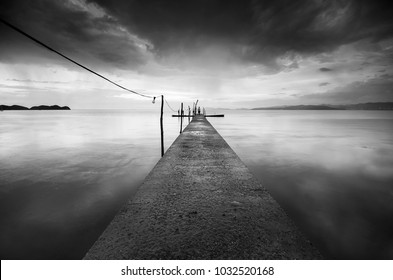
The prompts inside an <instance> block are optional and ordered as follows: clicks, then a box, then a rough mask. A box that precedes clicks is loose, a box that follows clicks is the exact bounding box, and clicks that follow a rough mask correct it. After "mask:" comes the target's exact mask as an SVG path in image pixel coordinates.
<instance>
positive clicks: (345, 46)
mask: <svg viewBox="0 0 393 280" xmlns="http://www.w3.org/2000/svg"><path fill="white" fill-rule="evenodd" d="M392 11H393V4H392V2H391V1H375V0H374V1H366V0H331V1H324V0H299V1H294V0H263V1H262V0H261V1H256V0H242V1H234V0H189V1H185V0H181V1H180V0H176V1H175V0H165V1H163V0H58V1H53V0H35V1H26V0H2V1H1V4H0V17H1V18H2V19H4V20H6V21H7V22H9V23H11V24H13V25H15V26H17V27H18V28H20V29H22V30H24V31H25V32H27V33H28V34H30V35H32V36H34V37H35V38H37V39H38V40H40V41H42V42H44V43H45V44H47V45H49V46H50V47H52V48H54V49H56V50H58V51H60V52H62V53H63V54H65V55H67V56H68V57H70V58H72V59H74V60H76V61H78V62H79V63H81V64H83V65H85V66H87V67H89V68H90V69H92V70H94V71H96V72H98V73H100V74H102V75H104V76H105V77H107V78H109V79H111V80H113V81H115V82H117V83H119V84H121V85H122V86H124V87H127V88H129V89H132V90H135V91H137V92H140V93H142V94H146V95H151V96H159V95H161V94H163V95H164V96H165V98H166V100H167V101H168V102H169V104H170V105H171V106H172V107H175V108H178V107H179V104H180V102H185V103H186V104H190V103H192V102H195V101H196V100H199V104H201V105H202V106H205V107H216V108H254V107H268V106H278V105H295V104H352V103H363V102H381V101H393V92H392V89H393V16H392ZM156 103H157V102H156ZM0 104H6V105H12V104H19V105H23V106H28V107H31V106H34V105H40V104H48V105H52V104H59V105H62V106H64V105H67V106H70V107H71V108H75V109H90V108H100V109H131V108H147V107H149V106H152V99H151V98H144V97H141V96H137V95H135V94H132V93H130V92H127V91H124V90H122V89H120V88H117V87H116V86H114V85H113V84H111V83H108V82H107V81H105V80H103V79H100V78H99V77H97V76H94V75H93V74H91V73H89V72H87V71H86V70H84V69H82V68H80V67H78V66H76V65H74V64H72V63H70V62H69V61H67V60H65V59H64V58H61V57H60V56H58V55H56V54H55V53H53V52H50V51H48V50H47V49H45V48H43V47H41V46H39V45H38V44H37V43H35V42H33V41H31V40H30V39H28V38H26V37H24V36H23V35H21V34H19V33H17V32H15V31H14V30H12V29H10V28H9V27H8V26H6V25H4V24H3V23H1V22H0Z"/></svg>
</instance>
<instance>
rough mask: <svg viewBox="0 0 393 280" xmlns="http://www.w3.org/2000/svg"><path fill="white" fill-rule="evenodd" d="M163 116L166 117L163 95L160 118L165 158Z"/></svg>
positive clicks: (162, 97) (162, 149) (162, 154)
mask: <svg viewBox="0 0 393 280" xmlns="http://www.w3.org/2000/svg"><path fill="white" fill-rule="evenodd" d="M163 115H164V96H163V95H161V117H160V126H161V157H163V156H164V127H163Z"/></svg>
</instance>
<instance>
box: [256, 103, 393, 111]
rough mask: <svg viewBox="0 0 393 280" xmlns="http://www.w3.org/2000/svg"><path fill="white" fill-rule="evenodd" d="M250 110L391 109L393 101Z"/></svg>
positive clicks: (392, 108) (285, 106)
mask: <svg viewBox="0 0 393 280" xmlns="http://www.w3.org/2000/svg"><path fill="white" fill-rule="evenodd" d="M251 110H393V102H369V103H358V104H346V105H330V104H321V105H293V106H287V105H284V106H273V107H258V108H252V109H251Z"/></svg>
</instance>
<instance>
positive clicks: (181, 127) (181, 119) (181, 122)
mask: <svg viewBox="0 0 393 280" xmlns="http://www.w3.org/2000/svg"><path fill="white" fill-rule="evenodd" d="M182 130H183V102H182V103H181V106H180V133H181V132H182Z"/></svg>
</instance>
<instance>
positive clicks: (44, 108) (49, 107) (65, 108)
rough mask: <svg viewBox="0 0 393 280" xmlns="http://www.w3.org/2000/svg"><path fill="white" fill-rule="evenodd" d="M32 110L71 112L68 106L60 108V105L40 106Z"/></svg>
mask: <svg viewBox="0 0 393 280" xmlns="http://www.w3.org/2000/svg"><path fill="white" fill-rule="evenodd" d="M30 110H71V109H70V107H68V106H63V107H60V106H59V105H52V106H48V105H40V106H33V107H31V108H30Z"/></svg>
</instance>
